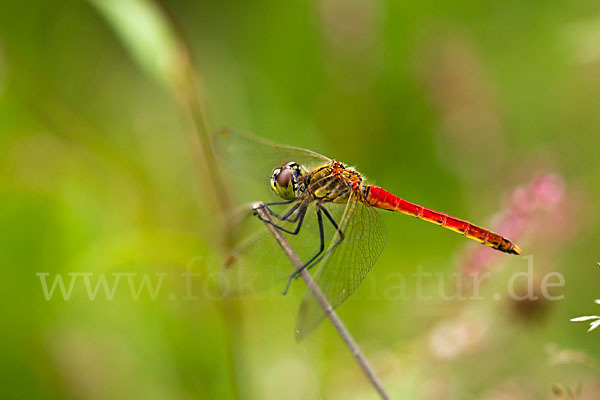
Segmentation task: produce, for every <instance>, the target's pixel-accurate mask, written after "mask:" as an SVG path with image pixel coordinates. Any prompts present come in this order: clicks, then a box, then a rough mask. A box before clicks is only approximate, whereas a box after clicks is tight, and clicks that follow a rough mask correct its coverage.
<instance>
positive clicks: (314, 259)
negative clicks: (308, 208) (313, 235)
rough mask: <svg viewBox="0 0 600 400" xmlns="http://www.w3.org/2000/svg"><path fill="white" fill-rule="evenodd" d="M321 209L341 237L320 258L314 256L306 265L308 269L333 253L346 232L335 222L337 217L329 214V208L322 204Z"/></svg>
mask: <svg viewBox="0 0 600 400" xmlns="http://www.w3.org/2000/svg"><path fill="white" fill-rule="evenodd" d="M319 209H320V210H321V211H323V214H325V216H326V217H327V219H328V220H329V222H331V224H332V225H333V227H334V228H335V230H336V232H337V233H338V234H339V239H338V240H337V241H336V242H335V243H334V244H333V246H331V247H330V248H328V249H327V251H325V253H323V254H321V256H320V257H319V258H317V257H316V256H315V257H313V259H312V260H311V262H309V263H307V265H306V268H308V269H310V268H312V267H313V266H314V265H317V264H318V263H319V262H320V261H321V260H322V259H323V257H325V256H326V255H327V254H329V253H331V252H332V251H333V250H335V248H336V247H338V246H339V245H340V243H342V240H344V232H342V231H341V230H340V228H339V227H338V224H337V223H336V222H335V219H333V217H332V216H331V214H329V211H327V209H326V208H325V207H321V206H320V207H319ZM318 255H319V254H317V256H318ZM311 263H312V264H311ZM298 276H299V275H298ZM298 276H296V278H298Z"/></svg>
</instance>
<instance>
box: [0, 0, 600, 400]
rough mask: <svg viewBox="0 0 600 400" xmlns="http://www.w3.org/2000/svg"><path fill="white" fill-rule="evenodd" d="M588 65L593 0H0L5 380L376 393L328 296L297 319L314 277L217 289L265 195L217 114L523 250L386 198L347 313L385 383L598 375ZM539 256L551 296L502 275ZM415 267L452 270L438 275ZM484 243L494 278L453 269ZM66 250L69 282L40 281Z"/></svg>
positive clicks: (591, 378)
mask: <svg viewBox="0 0 600 400" xmlns="http://www.w3.org/2000/svg"><path fill="white" fill-rule="evenodd" d="M598 93H600V6H599V5H598V3H597V2H595V1H590V0H579V1H574V2H573V1H571V2H566V1H557V2H540V1H531V2H521V1H504V2H491V1H466V2H455V1H435V2H432V1H420V2H408V3H407V2H394V1H383V0H350V1H343V0H313V1H274V0H258V1H251V2H248V1H221V2H216V1H213V2H211V1H177V2H175V1H164V2H153V1H149V0H147V1H146V0H122V1H118V0H97V1H72V0H67V1H46V0H44V1H35V0H25V1H21V2H12V1H7V0H4V1H1V2H0V133H1V135H0V170H1V176H0V221H1V225H0V226H1V229H0V264H1V268H2V269H1V271H2V289H1V290H0V309H1V310H2V329H0V332H1V333H0V338H1V340H0V357H1V360H2V362H1V363H0V376H1V377H2V380H1V381H2V384H1V385H0V392H2V393H3V394H2V396H1V397H2V398H48V399H55V398H56V399H58V398H74V399H134V398H144V399H164V398H171V399H174V398H179V399H238V398H240V399H280V398H286V399H312V398H322V399H371V398H376V395H375V392H374V391H373V389H372V388H371V387H370V386H369V385H368V383H367V381H366V379H364V377H363V376H362V374H361V372H360V370H359V369H358V367H357V366H356V365H355V363H354V362H353V359H352V357H351V355H350V353H349V352H348V350H347V349H346V348H345V347H344V346H343V345H342V342H341V340H340V339H339V338H338V337H337V336H336V334H335V332H334V330H333V328H332V327H331V326H330V325H329V324H328V323H324V324H323V325H322V326H321V327H320V328H319V329H318V330H317V331H316V332H314V334H313V335H312V336H311V337H309V338H308V339H307V340H306V341H303V342H301V343H299V344H298V343H296V342H295V340H294V326H295V322H294V321H295V318H296V312H297V307H298V304H299V300H300V298H301V295H302V294H303V288H302V283H301V282H297V283H295V284H294V286H293V288H292V291H291V292H290V293H289V294H288V295H287V296H285V297H284V296H281V295H280V294H279V291H280V290H281V288H274V289H273V290H271V291H267V292H265V293H261V294H259V295H257V296H252V297H250V298H247V299H221V298H220V297H219V293H218V291H216V289H215V285H213V283H212V282H213V281H214V279H213V278H214V276H215V275H214V274H215V273H216V272H218V269H219V266H220V264H221V263H222V261H223V260H224V259H225V256H226V254H227V252H228V249H230V248H231V246H232V242H233V241H234V240H235V239H236V237H235V235H232V234H231V233H232V229H231V224H230V223H229V221H231V218H230V217H231V215H233V214H234V212H233V211H232V210H235V209H236V207H238V206H239V205H241V204H243V203H244V202H248V201H251V200H270V199H272V195H271V194H270V193H269V191H268V184H267V183H266V182H255V181H249V182H242V181H239V182H238V179H237V178H235V177H234V175H229V174H225V173H222V171H221V170H220V167H219V166H218V165H217V164H215V160H214V158H213V156H212V154H211V152H210V146H209V143H208V138H209V137H210V135H211V134H212V132H214V131H215V129H216V127H218V126H222V125H227V126H232V127H235V128H238V129H242V130H246V131H250V132H253V133H254V134H256V135H258V136H261V137H264V138H268V139H270V140H273V141H276V142H280V143H285V144H291V145H296V146H300V147H305V148H310V149H312V150H315V151H318V152H320V153H323V154H326V155H329V156H331V157H335V158H336V159H339V160H344V161H345V162H347V163H350V164H352V165H355V166H357V168H359V170H360V171H361V172H363V173H364V174H365V175H366V176H368V177H370V178H372V180H373V181H374V182H376V183H377V184H378V185H380V186H384V187H386V188H387V189H388V190H390V191H392V192H395V193H397V194H399V195H401V196H403V197H404V198H406V199H408V200H412V201H416V202H419V203H421V204H424V205H426V206H429V207H431V208H434V209H440V210H443V211H446V212H448V213H451V214H454V215H456V216H459V217H463V218H466V219H469V220H471V221H472V222H476V223H479V224H482V225H484V226H489V227H492V228H494V229H496V230H498V231H500V232H501V233H503V234H506V235H507V236H509V237H510V238H513V239H515V240H516V242H517V243H518V244H519V245H520V246H521V247H522V248H523V249H524V255H526V256H533V259H530V258H529V259H525V258H523V257H514V256H513V257H509V256H504V255H498V254H496V253H494V252H492V251H490V250H488V249H485V248H482V247H481V246H479V245H477V244H475V243H467V241H466V240H464V239H463V238H461V237H460V236H458V235H455V234H452V233H449V232H448V231H444V230H441V229H436V227H435V226H433V225H430V224H425V223H422V222H419V221H416V220H414V219H411V218H408V217H405V216H402V215H395V214H392V213H382V217H383V218H384V220H385V223H386V225H387V228H388V242H387V245H386V248H385V250H384V253H383V255H382V256H381V258H380V259H379V261H378V263H377V264H376V266H375V267H374V269H373V270H372V271H371V273H370V274H369V277H368V279H367V280H366V281H365V282H364V283H363V285H362V286H361V288H360V289H359V290H358V292H357V293H356V294H355V295H354V296H353V297H352V298H351V299H350V300H349V301H348V302H347V303H346V304H345V305H343V306H342V307H341V308H340V309H339V313H340V316H341V317H342V319H343V320H344V321H345V322H346V324H347V326H348V328H349V329H350V331H351V332H352V333H353V335H354V336H355V338H356V340H357V342H358V343H359V344H360V345H361V347H362V349H363V351H364V352H365V354H366V356H367V358H368V359H369V360H370V361H371V363H372V365H373V367H374V368H375V370H376V371H377V373H378V374H379V376H380V377H381V379H382V380H383V382H384V385H385V386H386V388H387V390H388V391H389V393H390V395H391V396H392V397H393V398H398V399H486V400H490V399H534V398H536V399H554V398H557V399H558V398H580V399H597V398H600V364H599V362H600V340H599V336H598V335H600V332H598V331H595V332H590V333H586V329H587V327H588V326H587V325H586V323H572V322H569V319H570V318H572V317H577V316H581V315H594V314H598V312H599V311H598V310H599V308H600V305H598V304H594V299H597V298H600V285H599V282H600V268H598V266H597V265H596V263H597V261H600V252H599V251H598V237H599V235H600V225H599V222H600V219H599V216H598V209H597V204H598V198H599V197H600V185H599V184H598V183H599V181H600V164H599V162H598V157H599V156H600V153H599V151H598V149H599V148H600V96H599V95H598ZM250 167H251V166H249V168H250ZM240 172H242V175H243V171H240ZM224 215H225V216H224ZM259 228H260V227H259ZM528 260H529V261H528ZM530 260H533V261H532V265H533V268H534V272H535V273H534V274H533V275H532V276H533V278H532V284H533V286H532V287H533V289H534V292H535V293H537V294H540V291H541V289H540V284H541V282H542V280H543V278H544V275H545V274H547V273H550V272H560V273H561V274H562V276H564V282H565V284H564V286H563V287H559V288H552V289H551V290H550V292H551V294H552V295H556V296H558V295H564V298H563V299H562V300H559V301H549V300H544V299H543V298H541V299H539V300H537V301H529V300H526V301H517V300H514V299H510V298H509V297H508V296H507V295H506V293H507V291H506V290H507V284H508V282H509V281H510V278H511V276H512V274H513V273H515V272H526V271H527V268H528V263H529V262H530ZM186 268H192V269H193V271H194V273H197V274H199V275H198V276H195V277H194V279H193V296H194V297H195V298H189V297H190V296H187V295H188V294H189V293H188V292H187V290H188V289H189V288H188V287H187V286H186V281H185V280H184V279H183V278H182V277H181V273H182V272H185V271H186ZM419 268H421V269H422V270H423V271H427V272H430V273H444V274H443V275H441V276H442V278H440V279H437V278H430V279H428V280H426V281H425V284H424V285H420V287H421V286H422V287H421V289H422V290H423V292H422V293H421V294H424V296H425V295H430V296H431V299H425V298H424V297H423V296H422V297H421V298H419V296H417V294H418V293H417V286H418V281H417V277H415V276H414V275H412V274H413V273H414V272H415V271H417V270H418V269H419ZM487 271H489V272H490V273H491V277H490V278H489V279H486V280H485V281H484V284H482V286H481V293H482V296H483V297H484V300H478V301H464V300H460V299H445V298H443V297H442V296H440V294H443V293H445V294H447V295H451V294H452V293H455V290H456V287H457V282H459V281H460V278H458V279H459V280H458V281H457V278H456V276H455V275H452V273H454V272H456V273H458V272H463V273H464V272H469V273H483V272H487ZM73 273H78V274H79V275H78V276H77V275H69V274H73ZM115 273H121V274H123V273H125V274H127V273H130V274H131V273H136V274H137V275H135V276H133V275H129V276H130V277H131V279H132V282H134V283H135V284H136V285H139V283H140V282H139V281H138V280H137V279H138V278H139V279H140V280H141V279H142V278H141V277H142V276H144V274H147V277H148V279H149V281H150V283H153V284H154V286H155V288H156V284H157V282H158V280H159V279H162V278H160V276H163V278H164V279H163V281H162V285H161V287H160V291H159V292H158V293H157V295H156V297H155V298H154V299H153V298H152V296H150V295H149V294H148V293H146V291H145V290H141V291H140V295H139V297H138V298H137V300H136V299H135V298H133V297H132V295H131V293H130V289H129V288H128V286H127V284H128V282H129V280H128V279H130V278H128V275H122V277H121V280H120V284H119V286H118V287H117V288H116V290H115V294H114V297H113V298H112V300H108V299H107V297H106V295H105V294H104V292H103V291H102V289H100V291H99V293H98V294H97V296H96V297H95V298H94V299H93V300H91V299H90V298H89V296H88V295H87V294H86V293H87V291H86V287H85V285H84V278H83V276H84V275H82V274H87V275H85V276H88V278H89V281H90V282H91V286H92V287H95V285H96V282H97V280H98V279H99V277H100V276H101V274H104V276H105V277H107V279H108V282H109V284H111V283H112V282H113V279H114V278H115V276H116V275H114V274H115ZM40 274H42V275H40ZM43 274H47V275H43ZM57 274H60V275H57ZM157 274H166V275H157ZM57 276H62V277H63V278H64V284H65V286H66V288H67V289H68V287H69V282H71V279H75V283H74V284H73V289H72V292H71V293H70V296H69V297H68V300H65V299H64V298H63V296H62V295H60V288H59V287H58V286H57V287H55V289H56V292H55V293H54V295H53V296H50V297H51V299H50V300H46V296H45V294H44V290H43V286H42V281H44V279H46V281H47V283H48V285H49V286H51V284H52V282H54V279H55V278H56V277H57ZM74 277H75V278H74ZM552 281H553V282H556V281H557V280H556V279H553V280H552ZM516 282H518V284H516V285H515V287H516V288H517V291H518V292H519V293H523V291H524V290H525V289H527V281H526V280H525V279H520V280H517V281H516ZM467 286H468V285H467ZM440 291H442V292H440ZM495 294H499V295H500V298H499V299H498V298H495V297H494V295H495Z"/></svg>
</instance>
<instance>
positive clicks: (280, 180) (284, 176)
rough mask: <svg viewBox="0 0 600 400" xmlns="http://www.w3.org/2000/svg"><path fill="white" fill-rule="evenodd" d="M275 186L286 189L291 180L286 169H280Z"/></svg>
mask: <svg viewBox="0 0 600 400" xmlns="http://www.w3.org/2000/svg"><path fill="white" fill-rule="evenodd" d="M275 179H276V180H277V184H278V185H279V186H281V187H282V188H286V187H287V186H288V185H289V184H290V180H291V179H292V171H291V170H290V169H288V168H285V169H282V170H281V172H280V173H279V175H278V176H277V178H275Z"/></svg>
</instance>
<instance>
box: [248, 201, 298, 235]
mask: <svg viewBox="0 0 600 400" xmlns="http://www.w3.org/2000/svg"><path fill="white" fill-rule="evenodd" d="M299 207H300V211H298V216H297V217H295V218H294V219H289V216H290V215H291V214H292V213H293V212H294V211H296V209H298V208H299ZM267 210H268V208H267ZM306 210H308V203H302V202H299V203H298V204H296V205H295V206H294V207H292V208H291V209H290V211H288V212H287V213H286V214H285V215H284V216H283V217H279V218H278V219H281V220H282V221H286V220H287V221H290V222H292V223H296V228H295V229H294V230H293V231H291V230H289V229H286V228H284V227H283V226H280V225H277V224H276V223H274V222H273V221H271V220H267V219H263V218H262V217H261V216H260V215H257V217H258V219H260V220H261V221H263V222H266V223H267V224H271V225H273V226H274V227H275V228H277V229H279V230H280V231H282V232H285V233H288V234H290V235H297V234H298V232H300V228H301V227H302V221H304V216H305V215H306Z"/></svg>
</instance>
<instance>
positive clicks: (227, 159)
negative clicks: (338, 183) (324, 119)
mask: <svg viewBox="0 0 600 400" xmlns="http://www.w3.org/2000/svg"><path fill="white" fill-rule="evenodd" d="M213 148H214V151H215V154H216V155H217V158H218V159H219V160H220V161H221V162H222V163H223V164H225V165H226V166H227V167H228V168H230V169H231V170H233V171H235V172H237V173H240V174H242V175H245V176H248V177H251V178H254V179H261V180H264V179H268V178H270V177H271V172H273V169H275V168H279V167H280V166H282V165H283V164H285V163H287V162H290V161H294V162H296V163H298V164H301V165H304V166H305V167H306V168H308V169H309V170H311V169H314V168H316V167H318V166H321V165H323V164H325V163H328V162H330V161H331V159H330V158H328V157H325V156H322V155H320V154H318V153H315V152H312V151H310V150H304V149H301V148H298V147H292V146H285V145H280V144H276V143H273V142H270V141H268V140H265V139H262V138H259V137H256V136H253V135H250V134H248V133H244V132H240V131H237V130H235V129H230V128H224V129H221V130H219V131H218V132H217V133H216V134H215V135H214V137H213Z"/></svg>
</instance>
